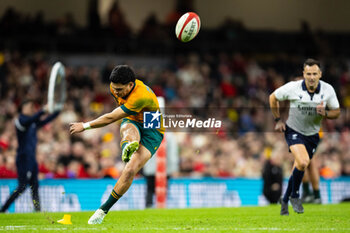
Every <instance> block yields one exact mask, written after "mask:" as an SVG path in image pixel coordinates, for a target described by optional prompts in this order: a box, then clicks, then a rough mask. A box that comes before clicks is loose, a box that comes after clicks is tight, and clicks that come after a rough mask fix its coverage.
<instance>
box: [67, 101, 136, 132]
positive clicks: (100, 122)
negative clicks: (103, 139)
mask: <svg viewBox="0 0 350 233" xmlns="http://www.w3.org/2000/svg"><path fill="white" fill-rule="evenodd" d="M127 116H129V115H128V114H127V113H125V112H124V111H123V110H122V109H121V108H120V107H118V108H116V109H114V110H113V111H112V112H110V113H106V114H104V115H102V116H100V117H99V118H97V119H95V120H93V121H90V122H87V123H84V122H74V123H70V124H69V125H70V129H69V132H70V134H75V133H80V132H83V131H84V130H86V129H91V128H92V129H93V128H100V127H103V126H106V125H109V124H111V123H113V122H115V121H118V120H120V119H122V118H124V117H127Z"/></svg>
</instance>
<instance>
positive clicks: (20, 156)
mask: <svg viewBox="0 0 350 233" xmlns="http://www.w3.org/2000/svg"><path fill="white" fill-rule="evenodd" d="M45 112H47V111H46V107H44V109H42V110H40V111H39V112H36V113H35V106H34V101H33V100H26V101H24V102H23V103H22V104H21V105H20V107H19V117H18V118H17V119H16V120H15V126H16V132H17V140H18V148H17V156H16V166H17V174H18V187H17V188H16V189H15V191H14V192H13V193H12V194H11V196H10V197H9V199H8V200H7V201H6V203H5V205H4V206H3V207H2V208H1V210H0V211H1V212H5V211H6V210H7V209H8V208H9V206H10V205H11V204H12V203H13V202H14V201H15V200H16V198H17V197H18V196H19V195H20V194H22V193H23V192H24V191H25V189H26V187H27V184H29V185H30V188H31V190H32V198H33V204H34V208H35V211H40V202H39V182H38V173H39V169H38V163H37V161H36V158H35V154H36V153H35V151H36V144H37V135H36V132H37V130H38V129H40V128H41V127H43V126H44V125H45V124H47V123H48V122H50V121H52V120H53V119H54V118H56V117H57V116H58V114H59V111H55V112H54V113H53V114H51V115H49V116H47V117H46V118H45V119H43V120H41V116H42V115H44V114H45Z"/></svg>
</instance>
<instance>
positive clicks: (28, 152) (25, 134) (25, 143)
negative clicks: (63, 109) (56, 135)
mask: <svg viewBox="0 0 350 233" xmlns="http://www.w3.org/2000/svg"><path fill="white" fill-rule="evenodd" d="M43 114H44V111H43V110H41V111H39V112H37V113H35V114H34V115H33V116H27V115H23V114H20V115H19V117H18V118H17V119H16V120H15V125H16V132H17V140H18V148H17V158H16V164H17V169H18V170H22V171H23V170H32V169H34V168H35V167H37V162H36V158H35V154H36V153H35V152H36V144H37V141H38V139H37V134H36V131H37V130H38V129H40V128H41V127H42V126H44V125H45V124H47V123H48V122H50V121H52V120H53V119H55V118H56V117H57V116H58V114H59V112H55V113H53V114H51V115H49V116H48V117H46V118H45V119H44V120H40V117H41V116H42V115H43Z"/></svg>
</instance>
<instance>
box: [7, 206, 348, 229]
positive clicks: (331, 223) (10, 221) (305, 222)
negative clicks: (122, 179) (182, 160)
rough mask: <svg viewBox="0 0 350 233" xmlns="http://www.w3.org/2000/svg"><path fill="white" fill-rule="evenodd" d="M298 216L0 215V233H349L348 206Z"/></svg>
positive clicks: (256, 212) (222, 212) (183, 212)
mask: <svg viewBox="0 0 350 233" xmlns="http://www.w3.org/2000/svg"><path fill="white" fill-rule="evenodd" d="M304 207H305V213H304V214H296V213H294V212H293V210H292V208H291V206H289V211H290V215H289V216H280V215H279V211H280V206H279V205H271V206H266V207H239V208H205V209H170V210H167V209H164V210H158V209H147V210H134V211H112V212H109V213H108V215H107V216H106V218H105V220H104V223H102V224H101V225H88V224H87V221H88V219H89V217H90V216H91V215H92V214H93V212H73V213H65V214H71V215H72V222H73V224H72V225H61V224H59V223H57V220H59V219H61V218H62V217H63V214H64V213H30V214H0V232H58V231H65V232H84V233H86V232H93V233H96V232H98V233H100V232H167V233H169V232H211V233H212V232H298V233H301V232H307V233H309V232H317V233H323V232H336V233H339V232H350V203H346V204H336V205H305V206H304Z"/></svg>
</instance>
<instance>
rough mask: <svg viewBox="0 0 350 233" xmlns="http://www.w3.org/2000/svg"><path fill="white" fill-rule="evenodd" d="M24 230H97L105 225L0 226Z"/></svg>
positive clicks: (104, 228)
mask: <svg viewBox="0 0 350 233" xmlns="http://www.w3.org/2000/svg"><path fill="white" fill-rule="evenodd" d="M25 230H33V231H39V230H40V231H43V230H44V231H53V230H82V231H86V230H97V231H101V230H102V231H105V230H107V228H106V227H101V228H99V227H74V226H72V227H41V226H0V231H25Z"/></svg>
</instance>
